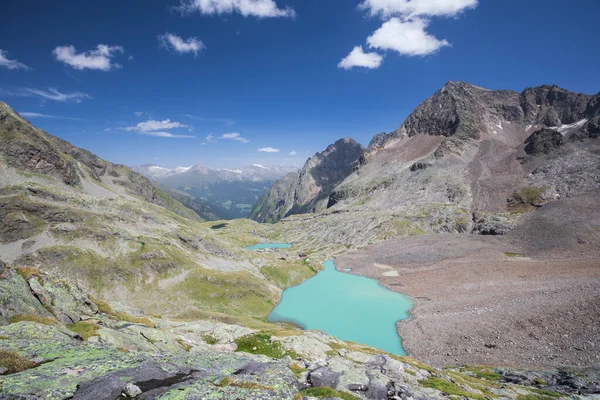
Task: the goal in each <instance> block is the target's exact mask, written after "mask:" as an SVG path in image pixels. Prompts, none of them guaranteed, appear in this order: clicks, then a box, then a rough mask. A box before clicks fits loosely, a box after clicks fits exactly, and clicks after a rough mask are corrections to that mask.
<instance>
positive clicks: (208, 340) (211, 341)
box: [202, 334, 218, 345]
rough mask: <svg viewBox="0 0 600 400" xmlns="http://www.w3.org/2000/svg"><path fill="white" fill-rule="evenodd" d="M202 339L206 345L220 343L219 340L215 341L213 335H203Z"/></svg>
mask: <svg viewBox="0 0 600 400" xmlns="http://www.w3.org/2000/svg"><path fill="white" fill-rule="evenodd" d="M202 339H203V340H204V341H205V342H206V344H210V345H213V344H217V343H218V341H217V339H215V337H214V336H212V335H208V334H207V335H202Z"/></svg>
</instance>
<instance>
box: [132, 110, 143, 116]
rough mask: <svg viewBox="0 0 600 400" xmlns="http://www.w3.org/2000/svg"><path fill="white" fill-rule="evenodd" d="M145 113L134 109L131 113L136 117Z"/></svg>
mask: <svg viewBox="0 0 600 400" xmlns="http://www.w3.org/2000/svg"><path fill="white" fill-rule="evenodd" d="M144 114H145V112H143V111H136V112H134V113H133V115H135V116H136V117H143V116H144Z"/></svg>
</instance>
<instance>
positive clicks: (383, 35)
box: [367, 18, 450, 56]
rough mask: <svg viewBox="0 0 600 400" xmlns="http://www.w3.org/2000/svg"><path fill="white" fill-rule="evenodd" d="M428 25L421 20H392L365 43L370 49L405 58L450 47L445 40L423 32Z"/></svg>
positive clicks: (425, 21)
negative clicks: (398, 54) (401, 55)
mask: <svg viewBox="0 0 600 400" xmlns="http://www.w3.org/2000/svg"><path fill="white" fill-rule="evenodd" d="M428 24H429V22H428V21H427V20H423V19H421V18H415V19H413V20H410V21H402V20H400V19H399V18H392V19H390V20H389V21H387V22H385V23H384V24H383V25H381V28H379V29H377V30H376V31H375V32H373V34H372V35H371V36H369V37H368V38H367V43H368V44H369V46H370V47H372V48H376V49H381V50H394V51H397V52H398V53H400V54H403V55H406V56H425V55H427V54H432V53H435V52H436V51H438V50H439V49H441V48H442V47H445V46H450V43H448V41H447V40H439V39H437V38H436V37H435V36H432V35H430V34H428V33H427V32H425V28H427V25H428Z"/></svg>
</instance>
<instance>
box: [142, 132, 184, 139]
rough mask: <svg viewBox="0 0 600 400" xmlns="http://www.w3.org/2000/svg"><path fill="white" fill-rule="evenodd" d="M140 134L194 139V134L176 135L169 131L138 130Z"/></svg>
mask: <svg viewBox="0 0 600 400" xmlns="http://www.w3.org/2000/svg"><path fill="white" fill-rule="evenodd" d="M138 133H139V134H140V135H146V136H155V137H163V138H172V139H196V136H192V135H176V134H174V133H171V132H138Z"/></svg>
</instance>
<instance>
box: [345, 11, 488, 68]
mask: <svg viewBox="0 0 600 400" xmlns="http://www.w3.org/2000/svg"><path fill="white" fill-rule="evenodd" d="M478 3H479V0H443V1H442V0H363V1H362V2H361V3H360V5H359V6H358V8H359V9H360V10H364V11H367V12H368V14H369V15H370V16H378V17H380V18H381V19H382V20H383V21H384V22H383V24H382V25H381V27H380V28H379V29H377V30H376V31H375V32H373V33H372V34H371V35H370V36H369V37H368V38H367V45H368V46H369V47H370V48H371V49H378V50H383V51H388V50H390V51H395V52H397V53H398V54H400V55H404V56H412V57H419V56H421V57H422V56H427V55H430V54H434V53H436V52H437V51H439V50H440V49H442V48H444V47H448V46H451V44H450V42H449V41H448V40H446V39H438V38H437V37H435V36H434V35H432V34H431V33H429V32H427V28H428V27H429V24H430V23H431V18H434V17H455V16H457V15H459V14H462V13H464V12H465V11H467V10H470V9H473V8H475V7H477V5H478ZM380 57H381V55H380V54H378V53H375V52H373V53H364V52H363V51H362V47H360V46H357V47H355V48H354V50H352V52H351V53H350V54H349V55H348V56H347V57H346V58H344V59H343V60H342V61H341V62H340V63H339V65H338V66H339V67H340V68H344V69H350V68H352V67H366V68H378V67H379V66H380V65H381V63H382V61H383V59H382V58H380Z"/></svg>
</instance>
